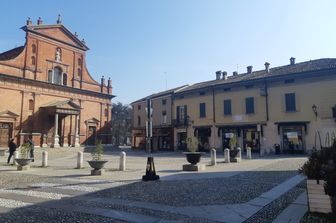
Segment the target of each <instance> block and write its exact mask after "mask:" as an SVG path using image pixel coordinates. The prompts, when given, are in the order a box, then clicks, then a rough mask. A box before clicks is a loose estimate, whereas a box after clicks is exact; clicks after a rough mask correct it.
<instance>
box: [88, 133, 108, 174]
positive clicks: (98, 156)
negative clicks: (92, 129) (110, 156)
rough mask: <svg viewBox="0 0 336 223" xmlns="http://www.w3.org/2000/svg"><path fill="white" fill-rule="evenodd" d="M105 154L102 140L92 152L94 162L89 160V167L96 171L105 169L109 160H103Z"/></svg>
mask: <svg viewBox="0 0 336 223" xmlns="http://www.w3.org/2000/svg"><path fill="white" fill-rule="evenodd" d="M103 153H104V147H103V145H102V143H101V141H100V140H98V141H97V142H96V146H95V148H94V150H93V151H92V152H91V156H92V160H89V161H88V163H89V165H90V166H91V167H92V168H93V169H94V170H100V169H102V168H103V167H104V165H105V163H107V160H102V156H103Z"/></svg>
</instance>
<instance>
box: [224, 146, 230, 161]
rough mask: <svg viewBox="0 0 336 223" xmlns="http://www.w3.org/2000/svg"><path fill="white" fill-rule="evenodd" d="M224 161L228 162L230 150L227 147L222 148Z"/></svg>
mask: <svg viewBox="0 0 336 223" xmlns="http://www.w3.org/2000/svg"><path fill="white" fill-rule="evenodd" d="M224 162H225V163H230V150H229V149H228V148H226V149H225V150H224Z"/></svg>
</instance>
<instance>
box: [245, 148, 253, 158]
mask: <svg viewBox="0 0 336 223" xmlns="http://www.w3.org/2000/svg"><path fill="white" fill-rule="evenodd" d="M246 157H247V159H252V154H251V147H247V148H246Z"/></svg>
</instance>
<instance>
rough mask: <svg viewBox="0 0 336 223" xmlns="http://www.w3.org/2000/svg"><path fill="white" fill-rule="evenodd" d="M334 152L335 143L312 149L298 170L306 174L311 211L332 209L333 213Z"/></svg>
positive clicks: (335, 190) (335, 192) (335, 185)
mask: <svg viewBox="0 0 336 223" xmlns="http://www.w3.org/2000/svg"><path fill="white" fill-rule="evenodd" d="M335 153H336V147H335V143H334V146H333V147H323V148H321V150H316V149H314V150H313V152H312V154H311V155H310V157H309V159H308V161H307V162H306V163H305V164H304V165H303V166H302V167H301V168H300V170H299V171H300V172H301V173H303V174H304V175H306V176H307V195H308V207H309V210H310V211H311V212H320V213H330V212H331V211H332V209H333V211H334V213H335V204H336V203H335V195H336V174H335V173H336V168H335V164H336V162H335V161H336V158H335V157H336V154H335ZM329 196H330V197H329ZM331 206H333V208H331Z"/></svg>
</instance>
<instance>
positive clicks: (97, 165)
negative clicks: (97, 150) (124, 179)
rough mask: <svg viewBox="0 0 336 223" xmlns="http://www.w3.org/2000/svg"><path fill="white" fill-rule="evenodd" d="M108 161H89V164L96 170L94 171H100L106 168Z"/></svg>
mask: <svg viewBox="0 0 336 223" xmlns="http://www.w3.org/2000/svg"><path fill="white" fill-rule="evenodd" d="M107 162H108V161H107V160H89V161H88V163H89V165H90V166H91V167H92V168H93V169H94V170H100V169H102V168H103V167H104V165H105V163H107Z"/></svg>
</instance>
